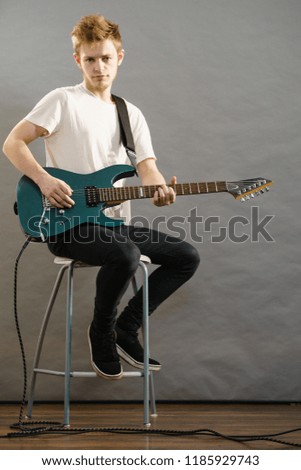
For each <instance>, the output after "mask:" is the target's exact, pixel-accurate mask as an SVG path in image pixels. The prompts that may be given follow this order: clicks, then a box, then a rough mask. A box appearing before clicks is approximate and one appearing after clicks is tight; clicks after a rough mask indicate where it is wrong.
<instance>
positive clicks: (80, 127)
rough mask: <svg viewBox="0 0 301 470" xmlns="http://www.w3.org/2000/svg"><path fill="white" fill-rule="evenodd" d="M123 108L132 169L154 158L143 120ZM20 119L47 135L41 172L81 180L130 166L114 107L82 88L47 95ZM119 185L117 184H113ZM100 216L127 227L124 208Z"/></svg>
mask: <svg viewBox="0 0 301 470" xmlns="http://www.w3.org/2000/svg"><path fill="white" fill-rule="evenodd" d="M126 103H127V109H128V114H129V119H130V124H131V129H132V133H133V139H134V143H135V150H136V155H137V163H139V162H141V161H143V160H145V159H146V158H156V157H155V154H154V150H153V147H152V142H151V136H150V132H149V128H148V125H147V123H146V121H145V118H144V116H143V114H142V113H141V111H140V110H139V109H138V108H137V107H136V106H134V105H133V104H131V103H129V102H126ZM25 119H26V120H28V121H30V122H32V123H33V124H36V125H38V126H41V127H44V128H45V129H47V131H48V135H47V136H46V137H44V142H45V152H46V166H50V167H55V168H61V169H63V170H68V171H73V172H75V173H81V174H87V173H93V172H95V171H97V170H100V169H101V168H105V167H107V166H111V165H115V164H130V162H129V160H128V157H127V154H126V151H125V149H124V147H123V145H122V142H121V137H120V128H119V122H118V115H117V109H116V106H115V104H113V103H112V104H110V103H104V102H102V101H100V99H99V98H98V97H97V96H96V95H94V94H93V93H92V92H90V91H89V90H87V89H86V87H85V86H84V84H83V83H82V84H79V85H75V86H70V87H63V88H57V89H56V90H53V91H52V92H50V93H48V94H47V95H46V96H44V98H42V99H41V101H39V102H38V103H37V105H36V106H35V107H34V108H33V110H32V111H31V112H30V113H29V114H27V116H25ZM122 184H124V182H123V181H122V180H121V181H119V182H117V183H116V185H122ZM133 184H136V183H133ZM106 215H107V216H109V217H118V218H119V217H124V218H125V220H126V221H127V222H128V221H129V220H130V205H129V202H126V203H123V204H121V205H120V206H115V207H113V208H109V209H106Z"/></svg>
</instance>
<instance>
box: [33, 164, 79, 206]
mask: <svg viewBox="0 0 301 470" xmlns="http://www.w3.org/2000/svg"><path fill="white" fill-rule="evenodd" d="M36 183H37V185H38V186H39V188H40V190H41V193H42V194H44V196H46V197H47V199H48V200H49V202H50V203H51V204H52V205H53V206H54V207H58V208H63V207H67V208H69V209H70V208H71V207H72V206H74V204H75V202H74V201H73V199H71V197H70V196H72V192H73V191H72V188H70V186H69V185H68V184H67V183H65V182H64V181H62V180H60V179H58V178H54V177H53V176H51V175H49V174H47V173H45V174H41V175H40V176H39V178H38V179H37V180H36Z"/></svg>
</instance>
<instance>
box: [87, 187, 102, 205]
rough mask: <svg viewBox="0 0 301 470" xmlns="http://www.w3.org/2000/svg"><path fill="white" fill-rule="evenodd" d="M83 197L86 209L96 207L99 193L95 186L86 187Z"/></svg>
mask: <svg viewBox="0 0 301 470" xmlns="http://www.w3.org/2000/svg"><path fill="white" fill-rule="evenodd" d="M85 196H86V205H87V207H96V206H98V204H99V202H100V200H99V192H98V189H97V187H96V186H86V187H85Z"/></svg>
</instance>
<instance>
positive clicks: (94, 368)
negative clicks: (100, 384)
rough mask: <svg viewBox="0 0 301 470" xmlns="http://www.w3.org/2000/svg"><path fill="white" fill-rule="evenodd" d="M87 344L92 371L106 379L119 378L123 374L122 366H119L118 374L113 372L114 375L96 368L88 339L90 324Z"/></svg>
mask: <svg viewBox="0 0 301 470" xmlns="http://www.w3.org/2000/svg"><path fill="white" fill-rule="evenodd" d="M88 344H89V350H90V360H91V366H92V368H93V370H94V372H96V374H97V375H98V376H99V377H101V378H103V379H106V380H119V379H121V378H122V376H123V370H122V366H121V372H120V373H119V374H115V375H110V374H106V373H105V372H103V371H102V370H100V369H98V367H97V365H96V364H95V362H94V361H93V355H92V346H91V340H90V326H89V328H88Z"/></svg>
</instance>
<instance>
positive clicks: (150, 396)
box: [27, 255, 157, 426]
mask: <svg viewBox="0 0 301 470" xmlns="http://www.w3.org/2000/svg"><path fill="white" fill-rule="evenodd" d="M54 263H55V264H57V265H59V266H60V269H59V272H58V274H57V277H56V281H55V283H54V286H53V289H52V293H51V295H50V298H49V301H48V305H47V308H46V311H45V314H44V317H43V321H42V325H41V329H40V333H39V338H38V341H37V346H36V352H35V357H34V361H33V367H32V377H31V386H30V389H29V394H28V405H27V417H28V418H31V414H32V407H33V402H34V391H35V384H36V378H37V374H47V375H54V376H61V377H64V378H65V392H64V425H65V426H70V379H71V377H77V378H79V377H85V378H88V377H92V378H94V377H98V376H97V374H96V373H95V372H91V371H90V372H88V371H72V370H71V337H72V335H71V330H72V315H73V281H74V279H73V274H74V269H76V268H89V267H97V266H94V265H90V264H86V263H84V262H81V261H76V260H73V259H71V258H66V257H61V256H56V257H55V258H54ZM150 263H151V259H150V258H149V257H148V256H144V255H141V257H140V260H139V267H140V269H141V270H142V291H143V327H142V329H143V348H144V358H143V360H144V369H143V370H139V371H125V372H124V374H123V377H142V378H143V381H144V386H143V403H144V425H145V426H150V420H149V417H150V413H149V402H150V403H151V409H152V412H151V416H157V412H156V402H155V392H154V383H153V373H152V371H151V370H149V309H148V304H149V299H148V270H147V265H148V264H150ZM65 272H67V273H68V279H67V302H66V341H65V369H64V370H62V371H57V370H52V369H46V368H40V367H39V362H40V356H41V352H42V347H43V342H44V337H45V333H46V329H47V326H48V322H49V319H50V315H51V312H52V309H53V306H54V303H55V300H56V297H57V294H58V292H59V289H60V285H61V282H62V279H63V276H64V274H65ZM132 287H133V290H134V292H135V293H136V292H137V291H138V287H137V282H136V278H135V276H134V277H133V278H132Z"/></svg>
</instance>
